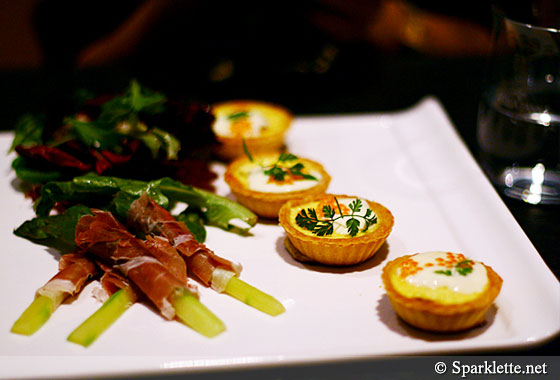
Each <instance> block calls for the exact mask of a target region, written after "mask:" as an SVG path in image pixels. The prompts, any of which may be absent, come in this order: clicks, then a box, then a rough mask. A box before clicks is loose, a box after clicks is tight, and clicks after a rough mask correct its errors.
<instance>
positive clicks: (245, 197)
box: [224, 153, 331, 218]
mask: <svg viewBox="0 0 560 380" xmlns="http://www.w3.org/2000/svg"><path fill="white" fill-rule="evenodd" d="M278 155H279V153H274V154H270V155H260V156H253V161H254V162H260V161H262V159H266V158H271V157H274V158H277V157H278ZM297 162H301V163H302V164H303V165H304V167H305V168H306V169H307V170H308V171H316V172H319V173H320V174H321V178H320V179H319V180H318V181H317V183H316V184H315V185H314V186H313V187H310V188H308V189H304V190H298V191H288V192H281V193H269V192H263V191H255V190H252V189H250V188H249V187H248V186H247V184H246V183H244V181H243V179H242V176H243V174H242V172H243V168H245V167H247V166H255V164H254V163H253V162H251V160H249V158H248V157H242V158H238V159H237V160H235V161H234V162H232V163H231V164H230V165H229V166H228V167H227V169H226V172H225V175H224V179H225V181H226V183H227V184H228V185H229V187H230V189H231V192H232V193H233V195H235V198H236V199H237V201H238V202H239V203H241V204H242V205H244V206H245V207H247V208H248V209H250V210H251V211H253V212H254V213H255V214H257V215H259V216H261V217H265V218H277V217H278V212H279V210H280V207H282V205H283V204H284V203H286V202H287V201H289V200H291V199H297V198H305V197H309V196H314V195H317V194H323V193H324V192H325V191H326V190H327V188H328V186H329V183H330V181H331V177H330V176H329V174H328V173H327V172H326V171H325V169H324V168H323V166H322V165H321V164H319V163H318V162H315V161H312V160H308V159H305V158H298V159H297Z"/></svg>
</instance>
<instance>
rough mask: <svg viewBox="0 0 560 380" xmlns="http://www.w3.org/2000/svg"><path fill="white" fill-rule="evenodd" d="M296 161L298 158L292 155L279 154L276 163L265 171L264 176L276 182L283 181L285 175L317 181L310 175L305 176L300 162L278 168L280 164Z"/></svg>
mask: <svg viewBox="0 0 560 380" xmlns="http://www.w3.org/2000/svg"><path fill="white" fill-rule="evenodd" d="M297 159H298V157H297V156H296V155H294V154H291V153H281V154H280V156H279V157H278V160H276V162H275V163H274V165H272V166H271V167H270V168H268V169H265V171H264V174H265V175H268V176H271V177H272V178H274V180H276V181H283V180H284V178H285V177H286V176H287V175H293V176H298V177H302V178H304V179H310V180H314V181H317V178H315V177H314V176H312V175H311V174H306V173H303V172H302V170H303V164H302V163H301V162H298V163H296V164H295V165H293V166H291V167H288V168H284V167H282V166H279V164H280V163H282V162H288V161H295V160H297Z"/></svg>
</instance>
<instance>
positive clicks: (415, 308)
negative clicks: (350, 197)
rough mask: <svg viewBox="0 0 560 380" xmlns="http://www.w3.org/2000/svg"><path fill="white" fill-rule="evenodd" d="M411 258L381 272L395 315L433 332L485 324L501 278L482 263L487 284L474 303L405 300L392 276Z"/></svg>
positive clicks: (408, 256) (422, 299) (403, 258)
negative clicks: (394, 284) (395, 285)
mask: <svg viewBox="0 0 560 380" xmlns="http://www.w3.org/2000/svg"><path fill="white" fill-rule="evenodd" d="M411 256H412V255H406V256H402V257H399V258H397V259H395V260H393V261H390V262H388V263H387V264H386V265H385V267H384V268H383V273H382V276H381V277H382V279H383V284H384V285H385V290H386V292H387V296H388V297H389V300H390V302H391V305H392V306H393V309H394V310H395V313H396V314H397V315H398V316H399V317H401V318H402V319H403V320H404V321H406V322H407V323H409V324H410V325H412V326H415V327H418V328H420V329H423V330H428V331H434V332H456V331H462V330H466V329H469V328H471V327H474V326H477V325H480V324H482V323H484V320H485V315H486V312H487V311H488V309H489V308H490V306H491V305H492V303H493V302H494V300H495V299H496V297H497V296H498V294H499V292H500V289H501V287H502V279H501V277H500V276H499V275H498V274H497V273H496V272H495V271H494V270H493V269H492V268H491V267H489V266H487V265H485V264H484V263H480V264H482V265H484V267H485V268H486V273H487V276H488V284H487V286H486V288H485V289H484V290H483V291H482V293H481V294H480V295H479V296H478V297H476V298H475V299H473V300H470V301H467V302H460V303H456V304H443V303H440V302H437V301H434V300H429V299H424V298H420V297H406V296H404V295H403V294H401V293H399V292H398V291H397V290H396V289H395V287H394V286H393V283H392V281H391V276H392V274H393V273H395V271H397V269H398V268H399V267H400V266H401V265H402V263H403V262H404V261H406V260H407V259H408V258H410V257H411Z"/></svg>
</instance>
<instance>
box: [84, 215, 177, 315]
mask: <svg viewBox="0 0 560 380" xmlns="http://www.w3.org/2000/svg"><path fill="white" fill-rule="evenodd" d="M91 212H92V215H85V216H83V217H82V218H80V220H79V221H78V224H77V226H76V244H77V245H78V247H79V248H81V249H84V250H87V251H88V252H90V253H91V254H93V255H95V256H96V257H97V258H99V259H100V260H101V261H103V262H104V263H106V264H107V265H109V266H111V267H112V268H115V269H117V270H118V271H119V272H120V273H121V274H122V275H124V276H125V277H127V278H128V279H130V280H131V281H132V282H133V283H134V284H135V285H136V286H137V287H138V288H139V289H140V290H141V291H142V293H144V294H145V295H146V296H147V297H148V298H149V299H150V300H151V301H152V302H153V303H154V305H156V307H157V308H158V309H159V310H160V312H161V314H162V315H163V316H164V317H165V318H167V319H173V318H174V316H175V310H174V308H173V306H172V304H171V300H170V298H171V296H172V294H173V293H174V292H175V290H177V289H183V288H185V284H184V282H182V281H181V280H179V279H177V278H176V277H175V276H174V275H173V274H172V273H171V272H170V271H169V270H168V269H167V268H166V267H165V266H164V265H163V264H162V263H161V262H160V261H159V260H158V259H156V258H155V257H154V256H152V254H151V253H150V250H149V249H148V248H147V246H146V245H145V244H144V243H143V241H142V240H140V239H137V238H136V237H134V236H133V235H132V234H131V233H130V232H128V230H127V229H126V228H125V227H124V226H123V225H122V224H121V223H119V222H118V221H117V220H116V219H115V218H114V216H113V215H112V214H111V213H109V212H106V211H101V210H97V209H92V210H91Z"/></svg>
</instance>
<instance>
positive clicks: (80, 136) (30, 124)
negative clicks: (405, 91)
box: [10, 80, 216, 189]
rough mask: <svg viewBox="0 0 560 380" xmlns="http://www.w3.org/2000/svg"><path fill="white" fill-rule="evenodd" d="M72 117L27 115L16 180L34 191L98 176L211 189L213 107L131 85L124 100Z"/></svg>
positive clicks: (84, 105)
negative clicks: (44, 185) (52, 183)
mask: <svg viewBox="0 0 560 380" xmlns="http://www.w3.org/2000/svg"><path fill="white" fill-rule="evenodd" d="M76 108H77V109H76V111H75V112H74V113H73V114H71V115H66V116H64V117H62V118H59V119H56V120H54V121H53V120H51V118H47V117H46V115H45V114H26V115H24V116H22V117H21V118H20V119H19V121H18V122H17V124H16V126H15V137H14V140H13V144H12V146H11V149H10V150H15V151H16V152H17V155H18V156H17V158H16V159H15V160H14V161H13V163H12V167H13V168H14V170H15V172H16V174H17V176H18V177H19V178H20V179H22V180H24V181H26V182H28V183H34V184H40V183H45V182H48V181H54V180H68V179H71V178H73V177H74V176H76V175H81V174H85V173H88V172H96V173H97V174H99V175H102V174H103V175H113V176H121V177H127V178H134V179H148V180H149V179H153V178H156V177H163V176H168V177H171V178H174V179H177V180H179V181H180V182H182V183H186V184H193V185H196V186H198V187H202V188H207V189H211V184H210V183H211V181H212V180H213V179H214V178H215V175H214V174H213V173H212V172H211V171H210V169H209V168H208V166H207V160H208V158H209V156H210V152H211V149H209V148H210V147H211V146H212V145H213V144H215V143H216V140H215V137H214V134H213V132H212V129H211V124H212V122H213V120H214V116H213V114H212V112H211V109H210V107H209V106H208V105H204V104H198V103H189V102H185V101H180V100H175V99H168V98H167V97H166V96H165V95H163V94H161V93H158V92H154V91H152V90H150V89H147V88H145V87H142V86H140V84H139V83H138V82H137V81H135V80H133V81H131V83H130V85H129V87H128V88H127V89H126V91H124V92H123V93H122V94H119V95H115V96H103V97H96V98H89V99H87V98H86V100H85V101H83V102H80V105H79V106H76Z"/></svg>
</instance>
